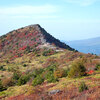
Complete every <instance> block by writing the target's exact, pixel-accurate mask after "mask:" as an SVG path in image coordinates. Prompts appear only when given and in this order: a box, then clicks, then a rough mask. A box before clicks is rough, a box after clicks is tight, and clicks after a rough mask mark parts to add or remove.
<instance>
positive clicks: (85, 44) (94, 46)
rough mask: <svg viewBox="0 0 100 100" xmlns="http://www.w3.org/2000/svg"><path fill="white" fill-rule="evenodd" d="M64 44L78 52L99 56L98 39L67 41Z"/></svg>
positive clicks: (99, 38) (99, 40)
mask: <svg viewBox="0 0 100 100" xmlns="http://www.w3.org/2000/svg"><path fill="white" fill-rule="evenodd" d="M66 43H67V44H68V45H70V46H71V47H72V48H75V49H76V50H78V51H80V52H83V53H93V54H99V55H100V37H97V38H91V39H85V40H75V41H68V42H66Z"/></svg>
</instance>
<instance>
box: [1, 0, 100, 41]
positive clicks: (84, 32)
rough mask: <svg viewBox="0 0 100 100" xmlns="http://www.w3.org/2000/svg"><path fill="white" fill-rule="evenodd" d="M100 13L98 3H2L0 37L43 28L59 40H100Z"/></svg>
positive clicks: (57, 0)
mask: <svg viewBox="0 0 100 100" xmlns="http://www.w3.org/2000/svg"><path fill="white" fill-rule="evenodd" d="M99 12H100V1H99V0H55V1H54V0H48V1H46V0H42V1H40V0H34V1H33V0H30V1H27V0H22V1H20V0H14V1H12V0H3V1H1V2H0V23H1V24H0V36H1V35H3V34H6V33H8V32H9V31H12V30H14V29H18V28H21V27H25V26H28V25H31V24H40V25H41V27H43V28H44V29H45V30H46V31H47V32H48V33H50V34H51V35H53V36H54V37H56V38H58V39H60V40H67V41H72V40H82V39H88V38H95V37H100V28H99V26H100V13H99Z"/></svg>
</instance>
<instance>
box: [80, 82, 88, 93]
mask: <svg viewBox="0 0 100 100" xmlns="http://www.w3.org/2000/svg"><path fill="white" fill-rule="evenodd" d="M84 90H88V87H87V86H86V84H85V83H84V82H81V84H80V86H79V92H83V91H84Z"/></svg>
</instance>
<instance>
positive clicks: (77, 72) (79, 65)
mask: <svg viewBox="0 0 100 100" xmlns="http://www.w3.org/2000/svg"><path fill="white" fill-rule="evenodd" d="M85 74H86V68H85V66H84V64H83V61H82V59H79V60H76V61H74V62H73V63H72V65H71V68H70V71H69V73H68V77H69V78H77V77H81V76H84V75H85Z"/></svg>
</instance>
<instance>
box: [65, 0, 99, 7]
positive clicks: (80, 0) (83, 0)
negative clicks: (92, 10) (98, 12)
mask: <svg viewBox="0 0 100 100" xmlns="http://www.w3.org/2000/svg"><path fill="white" fill-rule="evenodd" d="M65 1H66V2H68V3H74V4H78V5H81V6H89V5H92V4H94V3H95V2H97V1H98V0H65Z"/></svg>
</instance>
